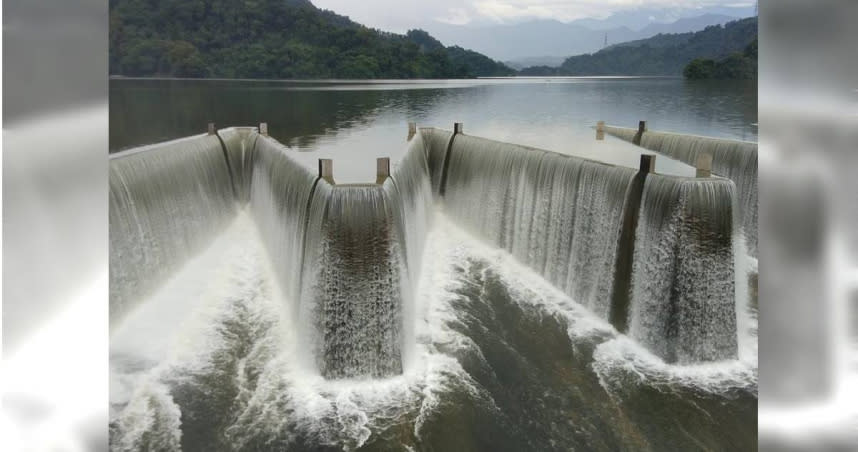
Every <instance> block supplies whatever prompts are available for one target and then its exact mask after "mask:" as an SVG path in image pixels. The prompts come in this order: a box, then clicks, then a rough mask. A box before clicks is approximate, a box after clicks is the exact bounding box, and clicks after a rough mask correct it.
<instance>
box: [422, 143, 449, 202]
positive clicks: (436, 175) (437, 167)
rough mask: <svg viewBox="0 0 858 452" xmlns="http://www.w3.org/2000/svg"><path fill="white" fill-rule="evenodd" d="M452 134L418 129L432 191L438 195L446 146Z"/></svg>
mask: <svg viewBox="0 0 858 452" xmlns="http://www.w3.org/2000/svg"><path fill="white" fill-rule="evenodd" d="M452 135H453V134H452V133H450V132H447V131H446V130H440V129H420V138H422V140H423V146H424V148H425V149H426V160H427V165H428V166H429V174H430V176H431V182H432V191H433V192H434V193H438V186H439V185H440V184H441V172H442V169H443V167H444V159H445V156H446V152H447V144H448V143H449V142H450V137H451V136H452Z"/></svg>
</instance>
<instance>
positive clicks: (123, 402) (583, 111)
mask: <svg viewBox="0 0 858 452" xmlns="http://www.w3.org/2000/svg"><path fill="white" fill-rule="evenodd" d="M110 89H111V92H110V107H111V111H110V115H111V128H110V148H111V152H113V151H118V150H121V149H125V148H128V147H132V146H136V145H140V144H145V143H152V142H157V141H163V140H167V139H171V138H178V137H182V136H186V135H191V134H197V133H201V132H203V131H205V128H206V123H207V122H210V121H214V122H216V123H217V124H218V125H219V126H222V127H226V126H232V125H256V124H258V123H259V122H267V123H268V124H269V132H270V134H271V135H272V136H273V137H274V138H276V139H278V140H279V141H281V142H283V143H286V144H288V145H289V146H291V147H293V148H294V149H295V150H296V151H299V152H296V155H301V156H304V157H302V158H304V159H305V160H306V161H308V162H310V161H312V160H314V159H316V158H320V157H334V159H335V168H334V170H335V177H337V179H338V180H341V179H346V180H350V179H355V180H359V179H360V178H365V177H369V176H367V174H371V173H372V172H373V171H374V164H375V162H374V161H373V160H372V159H373V158H374V157H376V156H384V155H391V156H392V157H395V156H396V152H401V151H403V150H404V148H405V146H404V143H405V136H406V133H407V127H406V123H407V122H408V121H415V122H417V123H418V124H419V125H421V126H438V127H443V128H447V129H449V128H451V126H452V123H453V122H454V121H456V122H464V124H465V131H466V133H469V134H474V135H480V136H485V137H489V138H494V139H499V140H506V141H513V142H517V143H523V144H528V145H533V146H538V147H543V148H547V149H553V150H558V151H562V152H570V153H580V154H585V155H588V156H591V157H592V156H594V155H595V156H596V157H598V155H597V153H598V152H599V151H600V150H606V149H607V147H606V146H603V147H601V148H600V147H598V146H599V145H597V144H596V142H595V140H594V132H593V130H592V129H591V127H592V126H593V125H594V124H595V123H596V121H598V120H605V121H607V122H608V123H611V124H617V125H625V126H635V125H636V124H637V121H638V120H641V119H645V120H647V121H648V122H649V127H650V128H651V129H658V130H670V131H678V132H687V133H695V134H702V135H712V136H720V137H729V138H738V139H744V140H756V133H757V129H756V122H757V113H756V112H757V98H756V87H755V86H754V85H744V84H722V83H703V84H698V83H688V82H685V81H683V80H681V79H551V80H550V81H549V80H546V79H534V80H524V81H522V80H502V81H497V80H479V81H440V82H437V81H433V82H395V83H394V82H381V83H372V84H360V83H296V82H252V81H242V82H224V81H153V80H111V85H110ZM606 142H607V143H610V146H611V147H616V148H618V149H626V150H628V151H629V152H635V153H639V150H638V149H636V148H634V147H631V146H630V145H627V144H624V143H622V142H619V141H616V140H611V139H610V138H608V139H606ZM659 159H661V157H659ZM341 176H342V177H341ZM426 244H427V245H426V246H427V250H426V251H425V256H426V257H425V258H424V262H423V265H422V267H421V268H422V269H423V270H422V274H421V276H420V279H421V280H420V282H419V286H418V287H419V292H420V293H419V294H418V298H419V300H417V303H418V308H419V309H417V310H416V311H417V314H416V318H415V319H407V320H413V321H414V322H415V329H416V331H415V335H416V338H417V339H416V344H413V346H414V348H415V350H414V356H415V359H414V362H411V363H409V365H408V366H407V368H406V370H405V372H404V373H403V375H401V376H397V377H393V378H388V379H383V380H363V381H353V380H341V381H328V380H324V379H323V378H321V377H320V376H319V375H318V374H314V373H313V372H308V371H307V370H306V369H304V368H302V367H301V365H300V363H298V362H297V361H296V359H295V356H296V355H297V354H298V353H299V352H300V350H298V348H299V347H300V343H299V341H298V340H297V339H296V334H297V333H296V332H295V328H294V324H293V321H294V319H291V318H289V315H288V313H284V312H283V300H282V299H281V297H280V295H278V291H277V289H276V287H275V284H276V283H275V282H274V281H275V280H276V278H274V277H273V276H272V275H271V270H270V269H269V268H268V265H267V262H268V258H267V255H266V250H264V247H263V245H262V243H261V241H260V239H259V237H257V231H256V228H255V225H254V224H253V223H252V220H251V219H250V217H249V216H247V215H245V214H243V213H242V214H239V216H238V218H237V219H236V220H235V222H234V224H233V225H232V226H230V227H229V228H228V229H227V231H226V232H225V233H224V234H223V235H222V236H221V237H220V238H218V239H217V240H216V241H215V243H214V244H212V246H210V247H209V248H208V249H207V250H206V251H205V252H203V254H202V255H200V256H197V257H196V258H194V259H192V260H190V261H189V262H188V263H186V264H185V266H184V267H183V268H182V269H181V270H180V271H179V272H177V274H176V275H175V276H174V277H173V278H172V279H171V280H170V281H168V282H167V283H166V284H165V285H164V286H163V287H162V288H161V289H159V290H158V291H157V292H156V293H155V294H154V295H153V296H152V297H151V298H150V299H148V300H147V301H146V302H145V303H144V304H142V305H141V307H140V308H139V309H137V310H136V311H135V312H132V313H131V314H130V315H129V316H128V317H127V318H126V319H125V321H124V322H123V323H122V324H121V325H119V326H118V327H117V328H116V329H115V331H114V332H113V333H112V335H111V338H110V367H111V377H110V378H111V385H110V391H111V392H110V399H111V424H110V429H111V447H112V449H115V450H129V451H130V450H178V449H181V450H185V451H212V450H248V451H250V450H253V451H260V450H261V451H268V450H343V449H346V450H352V449H361V450H379V451H382V450H384V451H387V450H437V451H502V450H508V451H530V450H533V451H550V450H557V451H566V450H600V451H616V450H651V451H668V450H669V451H673V450H676V451H685V450H731V451H733V450H735V451H745V450H756V447H757V433H756V432H757V415H756V412H757V365H756V361H757V359H756V355H757V353H756V342H757V341H756V330H757V327H756V308H755V307H751V308H749V309H748V312H743V313H741V314H740V315H742V316H746V317H747V318H748V322H747V323H746V324H745V325H743V327H742V329H741V331H740V332H739V336H740V359H738V360H732V361H727V362H718V363H710V364H705V365H699V366H670V365H666V364H664V363H663V362H661V361H660V360H658V359H657V358H655V357H654V356H652V355H651V354H649V353H648V352H646V351H645V350H643V349H642V348H641V347H640V346H638V345H636V344H635V343H634V342H633V341H631V340H629V339H628V338H627V337H625V336H622V335H619V334H617V333H616V331H614V330H613V328H612V327H611V326H610V325H608V324H607V323H606V322H604V321H603V320H601V319H599V318H597V317H596V316H595V315H593V314H592V313H589V312H588V311H587V310H586V309H585V308H583V307H582V306H581V305H579V304H577V303H575V302H574V300H570V299H569V298H568V297H566V296H565V295H563V294H562V293H560V292H559V291H557V290H556V289H554V288H552V287H550V286H549V285H548V284H547V283H546V282H545V281H544V280H543V279H542V278H540V277H539V276H538V275H536V274H535V273H534V272H532V271H530V270H528V269H526V268H524V267H522V266H521V265H520V264H518V263H517V262H515V260H514V259H513V258H512V257H511V256H510V255H509V254H508V253H505V252H504V251H501V250H498V249H495V248H492V247H489V246H487V245H485V244H484V243H482V242H480V241H479V240H475V239H473V238H472V237H470V236H468V235H467V233H465V232H463V231H462V230H461V229H460V228H458V227H457V226H456V225H455V224H452V223H451V222H450V221H448V220H446V219H445V216H444V215H443V213H441V214H439V215H438V219H437V220H436V223H435V225H434V227H433V230H432V231H431V232H430V234H429V237H428V239H427V242H426ZM211 275H218V278H217V283H216V284H213V283H212V281H213V279H212V276H211Z"/></svg>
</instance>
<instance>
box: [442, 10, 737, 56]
mask: <svg viewBox="0 0 858 452" xmlns="http://www.w3.org/2000/svg"><path fill="white" fill-rule="evenodd" d="M624 15H625V16H628V14H627V13H623V14H620V15H619V16H620V18H621V19H622V17H623V16H624ZM612 17H613V16H612ZM638 19H639V18H638ZM735 19H736V17H730V16H726V15H719V14H703V15H700V16H696V17H687V18H680V19H679V20H675V21H673V22H671V23H655V22H653V21H648V22H647V23H643V24H641V23H639V22H640V20H638V21H637V22H634V23H635V24H636V25H640V28H639V29H637V30H635V29H632V28H630V27H628V26H613V24H615V23H623V22H629V23H632V21H630V20H629V21H624V20H617V21H614V22H610V21H607V20H606V21H598V20H590V19H587V20H579V21H575V22H570V23H562V22H558V21H554V20H537V21H530V22H522V23H518V24H509V25H482V26H478V25H449V24H441V23H439V24H435V25H432V26H431V29H430V30H429V31H430V32H431V33H432V34H433V35H434V36H435V37H437V38H438V39H439V40H441V41H442V42H444V43H446V44H447V45H452V44H454V43H455V44H458V45H461V46H463V47H468V48H471V49H474V50H475V51H477V52H480V53H483V54H485V55H488V56H489V57H491V58H494V59H497V60H501V61H508V62H510V63H511V64H513V65H516V66H522V65H525V66H526V65H532V63H533V61H531V59H532V58H534V57H540V56H541V57H540V58H543V57H568V56H569V55H578V54H584V53H591V52H595V51H598V50H600V49H602V48H603V47H604V46H605V37H606V34H607V40H608V44H609V45H610V44H611V43H618V42H626V41H632V40H636V39H642V38H648V37H650V36H654V35H656V34H658V33H680V32H689V31H698V30H702V29H703V28H705V27H707V26H709V25H717V24H724V23H726V22H729V21H730V20H735ZM609 24H610V25H611V26H610V27H609V28H600V27H602V26H605V25H609ZM543 59H544V58H543ZM540 64H548V63H546V62H544V61H543V62H540Z"/></svg>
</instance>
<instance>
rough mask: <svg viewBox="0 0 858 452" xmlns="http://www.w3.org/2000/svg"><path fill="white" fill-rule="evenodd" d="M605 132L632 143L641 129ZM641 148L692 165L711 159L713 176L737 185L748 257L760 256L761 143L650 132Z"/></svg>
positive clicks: (645, 133)
mask: <svg viewBox="0 0 858 452" xmlns="http://www.w3.org/2000/svg"><path fill="white" fill-rule="evenodd" d="M605 132H607V133H609V134H611V135H614V136H616V137H618V138H621V139H623V140H626V141H632V139H633V138H634V136H635V134H636V133H637V129H631V128H626V127H612V126H606V127H605ZM640 145H641V147H643V148H646V149H650V150H653V151H656V152H659V153H661V154H664V155H667V156H669V157H672V158H675V159H677V160H679V161H681V162H685V163H687V164H689V165H696V164H697V157H698V156H699V155H700V154H709V155H711V156H712V172H713V173H715V174H717V175H719V176H724V177H726V178H728V179H730V180H732V181H733V182H734V183H735V184H736V196H737V198H738V202H739V207H740V212H739V214H740V218H741V223H740V224H741V225H742V229H743V231H744V235H745V241H746V243H747V245H748V253H749V254H750V255H751V256H756V255H757V143H751V142H747V141H738V140H726V139H720V138H712V137H701V136H695V135H683V134H676V133H667V132H652V131H646V132H644V134H643V135H642V136H641V143H640Z"/></svg>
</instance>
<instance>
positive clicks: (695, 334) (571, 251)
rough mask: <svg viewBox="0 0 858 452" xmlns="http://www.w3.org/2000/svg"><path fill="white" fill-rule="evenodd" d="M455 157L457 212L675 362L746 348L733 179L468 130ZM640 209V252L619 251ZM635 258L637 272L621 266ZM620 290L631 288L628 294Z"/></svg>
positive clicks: (451, 186)
mask: <svg viewBox="0 0 858 452" xmlns="http://www.w3.org/2000/svg"><path fill="white" fill-rule="evenodd" d="M427 133H432V131H428V132H427ZM440 141H442V140H436V142H438V143H437V144H436V145H438V144H440ZM429 155H432V152H431V151H430V153H429ZM448 158H449V160H450V164H449V165H448V171H449V173H448V175H447V178H446V179H447V182H446V184H447V185H446V187H445V188H446V190H445V194H444V205H445V208H446V211H447V212H448V213H449V215H450V216H451V217H452V218H453V219H454V220H455V221H457V222H459V223H460V224H462V225H463V226H465V227H466V228H467V229H468V230H470V231H471V233H473V234H474V235H475V236H478V237H482V238H483V239H485V240H488V241H489V242H490V243H491V244H493V245H495V246H498V247H501V248H503V249H506V250H507V251H509V252H510V253H511V254H512V255H513V256H514V257H515V258H516V259H518V260H519V261H520V262H522V263H524V264H526V265H527V266H529V267H530V268H532V269H533V270H535V271H536V272H537V273H539V274H541V275H542V276H543V277H545V278H546V280H548V281H549V282H551V283H552V284H553V285H554V286H556V287H558V288H560V289H561V290H563V291H564V292H565V293H566V294H568V295H569V296H570V297H572V298H573V299H574V300H576V301H577V302H579V303H581V304H583V305H585V306H587V307H588V308H589V309H590V310H591V311H593V312H594V313H595V314H596V315H597V316H599V317H601V318H604V319H606V320H608V319H609V317H610V320H611V321H612V323H614V325H615V327H617V328H619V329H620V330H621V331H625V328H626V325H628V324H631V331H630V334H631V335H632V336H633V337H635V338H636V339H638V340H640V342H641V343H643V344H644V345H645V346H646V347H648V348H649V349H650V350H651V351H652V352H653V353H655V354H657V355H659V356H660V357H662V358H663V359H664V360H666V361H668V362H677V361H678V362H681V363H690V362H700V361H712V360H722V359H731V358H735V357H736V354H737V333H736V305H735V299H736V298H735V278H734V272H735V270H734V268H735V262H734V253H733V248H732V246H733V234H734V231H736V230H737V229H735V228H734V223H733V218H734V217H735V216H736V213H735V212H734V210H733V209H734V204H733V201H734V199H735V186H734V184H733V183H732V182H731V181H729V180H727V179H720V178H708V179H683V178H677V177H672V176H661V175H656V174H650V175H649V176H648V177H647V178H646V179H645V180H644V184H643V185H641V184H639V183H634V181H635V180H636V179H635V175H636V174H637V173H636V172H635V171H634V170H632V169H629V168H622V167H615V166H610V165H606V164H601V163H597V162H592V161H588V160H584V159H579V158H574V157H570V156H566V155H560V154H555V153H551V152H547V151H542V150H538V149H532V148H527V147H523V146H516V145H511V144H507V143H500V142H495V141H490V140H485V139H481V138H476V137H470V136H466V135H457V136H456V138H455V139H454V141H453V145H452V148H451V150H450V153H449V156H448ZM650 178H653V180H652V181H651V180H650ZM636 190H638V193H640V191H639V190H642V191H643V195H642V196H643V200H642V201H641V203H640V205H639V206H640V207H639V208H638V207H637V206H638V204H637V203H635V202H630V201H631V200H632V199H633V198H634V194H633V193H631V192H632V191H636ZM639 196H640V195H639ZM474 206H479V208H474ZM636 208H637V209H638V210H639V213H638V215H639V218H640V220H639V224H638V225H637V228H636V231H637V232H636V233H634V234H633V235H630V236H629V237H630V238H631V237H632V236H633V237H634V243H633V252H632V253H631V255H630V256H625V257H622V258H621V259H618V251H619V246H620V245H622V241H621V239H620V237H621V231H622V230H624V228H629V227H634V225H635V221H630V222H629V221H626V223H628V224H624V217H625V215H624V213H625V210H627V209H636ZM627 246H629V248H630V249H631V246H632V244H631V243H630V244H628V245H627ZM629 258H630V259H631V262H629V264H630V266H631V273H632V275H629V272H621V271H620V267H619V265H618V263H619V262H620V261H622V260H624V259H629ZM617 278H626V281H628V282H627V283H625V284H615V283H616V282H618V281H619V279H617ZM629 286H631V287H629ZM616 290H620V291H624V292H623V293H625V291H626V290H628V291H629V292H630V293H629V297H630V299H631V300H630V302H629V303H628V305H627V304H626V302H625V301H624V300H625V299H626V298H625V297H619V296H618V294H616V293H614V291H616ZM620 295H621V294H620ZM629 309H630V310H631V314H629V312H628V310H629ZM615 317H616V318H615Z"/></svg>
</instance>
